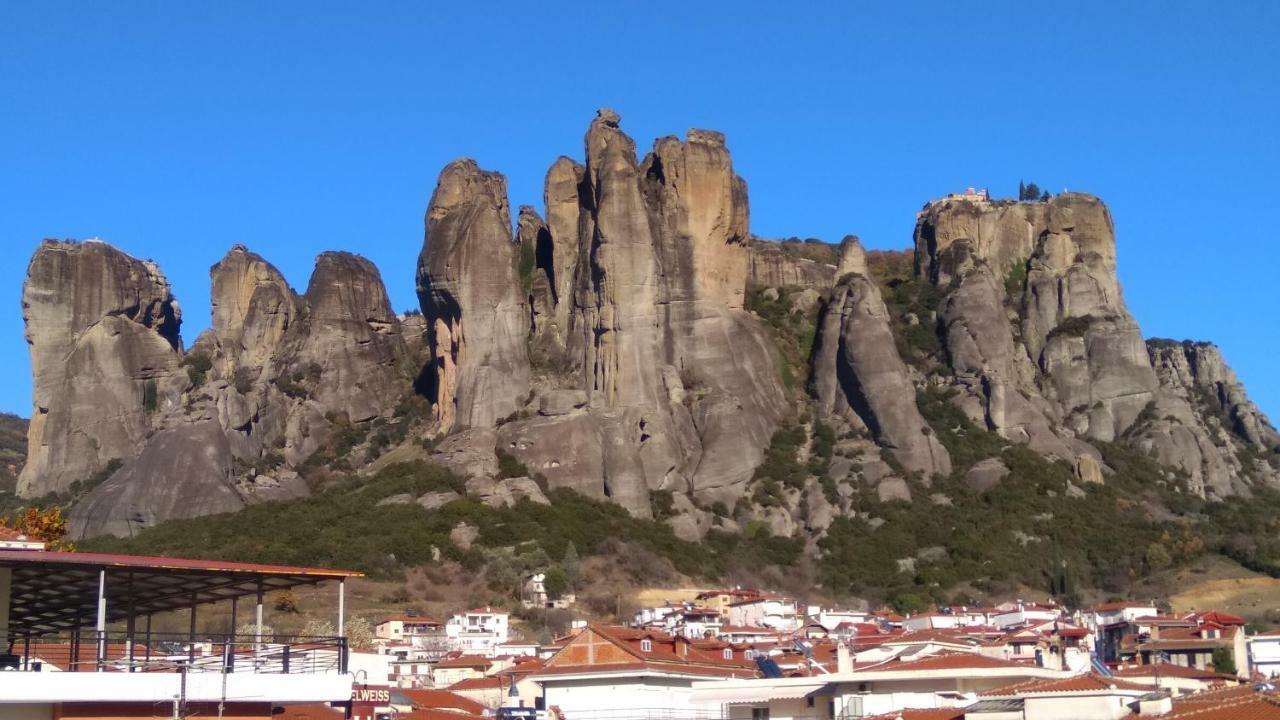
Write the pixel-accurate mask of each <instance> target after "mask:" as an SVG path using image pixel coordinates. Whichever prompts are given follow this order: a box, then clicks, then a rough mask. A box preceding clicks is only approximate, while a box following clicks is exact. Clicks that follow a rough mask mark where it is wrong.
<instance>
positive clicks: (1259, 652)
mask: <svg viewBox="0 0 1280 720" xmlns="http://www.w3.org/2000/svg"><path fill="white" fill-rule="evenodd" d="M1249 668H1250V669H1251V670H1252V671H1253V672H1256V673H1258V674H1259V675H1261V676H1263V677H1266V678H1273V677H1280V632H1273V633H1264V634H1262V635H1254V636H1253V637H1251V638H1249Z"/></svg>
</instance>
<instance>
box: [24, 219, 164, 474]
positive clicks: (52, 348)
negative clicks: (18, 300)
mask: <svg viewBox="0 0 1280 720" xmlns="http://www.w3.org/2000/svg"><path fill="white" fill-rule="evenodd" d="M22 309H23V321H24V322H25V323H26V336H27V344H28V345H29V346H30V349H31V366H32V372H33V375H34V383H33V385H34V394H35V398H34V402H33V407H32V412H31V425H30V429H29V431H28V451H27V455H28V459H27V463H26V466H25V467H24V468H23V470H22V474H21V476H20V477H19V479H18V493H19V494H20V495H21V496H23V497H28V498H30V497H38V496H40V495H43V494H45V493H48V492H61V491H64V490H67V489H68V488H69V487H70V486H71V484H72V483H73V482H76V481H85V480H88V479H89V478H90V476H91V475H93V474H94V473H96V472H98V471H99V470H101V469H103V468H104V467H106V466H107V464H108V462H109V461H111V460H114V459H123V458H127V457H130V456H132V455H133V454H135V453H136V452H137V447H138V445H139V444H140V443H141V442H142V441H143V440H144V438H145V437H146V435H147V434H148V432H150V431H151V430H152V427H153V424H154V415H155V414H156V413H157V412H159V411H160V410H161V409H163V408H167V407H168V406H170V405H172V404H174V403H175V402H176V401H177V396H178V394H179V393H180V391H181V389H182V388H181V381H182V379H181V378H180V377H179V370H178V363H179V362H180V360H181V349H180V340H179V338H178V328H179V325H180V323H181V312H180V311H179V308H178V303H177V302H176V301H175V300H174V298H173V295H172V293H171V292H170V290H169V283H168V281H166V280H165V277H164V275H163V274H162V273H161V272H160V270H159V268H157V267H156V266H155V265H154V264H153V263H150V262H144V261H141V260H137V259H135V258H132V257H129V256H128V255H125V254H124V253H122V252H120V251H118V250H116V249H115V248H112V247H111V246H109V245H106V244H104V243H100V242H87V243H68V242H56V241H45V242H44V243H43V244H42V245H41V246H40V248H39V249H38V250H37V251H36V253H35V255H34V256H33V257H32V259H31V264H30V265H29V266H28V268H27V281H26V283H25V284H24V285H23V288H22Z"/></svg>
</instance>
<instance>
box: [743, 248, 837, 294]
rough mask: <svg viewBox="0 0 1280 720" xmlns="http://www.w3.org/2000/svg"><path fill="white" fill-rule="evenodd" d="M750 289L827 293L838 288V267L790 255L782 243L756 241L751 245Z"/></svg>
mask: <svg viewBox="0 0 1280 720" xmlns="http://www.w3.org/2000/svg"><path fill="white" fill-rule="evenodd" d="M749 259H750V267H749V268H748V273H747V286H748V287H753V288H769V287H772V288H782V287H809V288H814V289H817V290H825V289H827V288H830V287H831V286H832V285H834V284H835V281H836V267H835V266H834V265H828V264H826V263H821V262H818V261H816V260H811V259H808V258H802V257H798V256H797V255H795V254H793V253H789V252H787V250H786V248H785V247H784V246H783V244H782V243H779V242H774V241H771V240H762V239H759V238H756V239H754V240H753V241H752V242H751V245H750V256H749Z"/></svg>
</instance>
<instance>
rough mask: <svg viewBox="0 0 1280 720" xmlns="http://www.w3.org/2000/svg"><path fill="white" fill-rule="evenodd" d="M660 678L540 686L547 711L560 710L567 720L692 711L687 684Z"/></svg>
mask: <svg viewBox="0 0 1280 720" xmlns="http://www.w3.org/2000/svg"><path fill="white" fill-rule="evenodd" d="M663 682H664V680H662V679H659V678H646V679H635V680H628V679H626V678H618V679H617V680H553V681H547V682H544V684H543V697H544V702H545V703H546V707H547V709H551V708H552V707H558V708H560V711H561V712H562V713H563V715H564V717H565V718H566V720H589V719H590V718H609V717H622V716H624V715H625V717H627V718H638V717H644V716H645V715H646V714H648V713H646V711H653V713H652V714H654V715H661V714H663V713H665V712H668V711H672V710H677V711H684V712H687V711H689V710H691V709H692V708H693V704H692V701H691V698H692V695H693V690H692V689H691V683H690V682H689V681H681V680H678V679H674V678H673V679H670V680H667V681H665V682H669V683H670V684H661V683H663Z"/></svg>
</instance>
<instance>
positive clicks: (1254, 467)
mask: <svg viewBox="0 0 1280 720" xmlns="http://www.w3.org/2000/svg"><path fill="white" fill-rule="evenodd" d="M1147 348H1148V351H1149V353H1150V357H1151V360H1152V363H1153V365H1154V367H1155V372H1156V375H1157V377H1158V378H1159V381H1160V393H1159V396H1158V397H1157V398H1156V400H1155V401H1153V402H1152V403H1151V404H1150V405H1149V407H1148V408H1147V409H1144V411H1143V413H1142V415H1141V416H1140V417H1139V420H1138V422H1137V423H1135V427H1133V428H1131V429H1130V431H1129V436H1130V437H1129V440H1130V442H1132V443H1133V444H1135V445H1136V446H1137V447H1139V448H1140V449H1142V450H1144V451H1146V452H1148V453H1150V454H1152V455H1153V456H1155V457H1156V458H1157V459H1158V460H1159V461H1160V462H1161V463H1163V464H1165V465H1168V466H1170V467H1173V468H1177V469H1179V470H1182V471H1183V472H1185V473H1186V474H1187V477H1188V478H1189V479H1190V485H1191V488H1192V490H1193V491H1195V492H1197V493H1199V494H1200V495H1202V496H1212V497H1223V496H1227V495H1232V494H1236V493H1247V492H1248V491H1249V490H1248V488H1249V487H1250V486H1251V485H1253V484H1255V483H1261V484H1270V485H1273V486H1274V485H1280V472H1278V471H1277V469H1276V467H1275V466H1273V465H1270V464H1268V463H1267V462H1266V461H1265V460H1262V461H1253V462H1249V458H1250V457H1260V458H1266V457H1269V456H1271V455H1273V454H1274V453H1275V452H1276V448H1277V447H1280V437H1277V434H1276V431H1275V429H1274V428H1272V426H1271V424H1270V422H1269V421H1268V420H1267V419H1266V417H1265V416H1263V415H1262V413H1261V412H1259V411H1258V409H1257V407H1256V406H1255V405H1254V404H1253V402H1252V401H1251V400H1249V398H1248V396H1247V394H1246V393H1245V391H1244V388H1243V386H1241V385H1240V383H1239V381H1238V380H1237V379H1236V377H1235V373H1234V372H1232V370H1231V368H1230V367H1229V366H1228V365H1227V363H1226V361H1225V360H1224V359H1223V357H1222V354H1221V352H1220V351H1219V350H1218V348H1217V347H1215V346H1213V345H1211V344H1209V343H1195V342H1190V341H1185V342H1181V343H1177V342H1172V341H1168V340H1152V341H1149V342H1148V343H1147Z"/></svg>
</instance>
